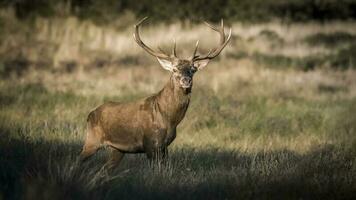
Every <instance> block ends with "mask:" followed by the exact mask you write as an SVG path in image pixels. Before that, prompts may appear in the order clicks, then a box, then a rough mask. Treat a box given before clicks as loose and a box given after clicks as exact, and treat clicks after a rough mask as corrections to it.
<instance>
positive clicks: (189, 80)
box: [181, 77, 192, 85]
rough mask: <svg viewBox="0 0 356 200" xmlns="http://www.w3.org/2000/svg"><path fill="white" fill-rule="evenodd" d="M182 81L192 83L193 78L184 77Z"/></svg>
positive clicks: (187, 83)
mask: <svg viewBox="0 0 356 200" xmlns="http://www.w3.org/2000/svg"><path fill="white" fill-rule="evenodd" d="M181 81H182V83H183V84H186V85H190V84H191V83H192V78H190V77H183V78H182V79H181Z"/></svg>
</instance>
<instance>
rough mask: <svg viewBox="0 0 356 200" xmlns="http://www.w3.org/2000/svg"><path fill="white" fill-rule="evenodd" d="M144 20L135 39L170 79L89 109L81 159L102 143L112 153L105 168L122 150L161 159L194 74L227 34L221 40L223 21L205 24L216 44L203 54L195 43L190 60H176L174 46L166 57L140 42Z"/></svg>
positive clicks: (186, 103) (185, 105) (185, 103)
mask: <svg viewBox="0 0 356 200" xmlns="http://www.w3.org/2000/svg"><path fill="white" fill-rule="evenodd" d="M144 20H145V19H143V20H142V21H141V22H139V23H138V24H137V25H135V34H134V37H135V40H136V42H137V43H138V44H139V45H140V46H141V47H142V48H143V49H144V50H146V51H147V52H148V53H150V54H151V55H153V56H155V57H156V58H157V59H158V61H159V63H160V64H161V66H162V67H163V68H164V69H166V70H169V71H171V72H172V75H171V78H170V80H169V81H168V83H167V84H166V85H165V86H164V88H163V89H162V90H161V91H160V92H158V93H157V94H155V95H152V96H150V97H147V98H145V99H142V100H139V101H136V102H130V103H117V102H108V103H105V104H103V105H101V106H99V107H98V108H96V109H95V110H93V111H92V112H90V113H89V115H88V118H87V136H86V140H85V144H84V147H83V150H82V152H81V158H82V160H85V159H86V158H88V157H89V156H91V155H93V154H94V153H95V152H96V151H97V150H98V149H99V148H100V147H102V146H104V145H105V146H109V147H110V150H111V153H112V155H111V157H110V159H109V161H108V163H107V165H108V167H109V168H112V167H114V166H115V165H117V164H118V163H119V162H120V161H121V159H122V158H123V155H124V154H125V153H146V155H147V157H148V158H149V159H152V160H153V159H157V160H162V159H163V158H165V157H166V155H167V153H168V150H167V147H168V145H170V144H171V143H172V142H173V140H174V139H175V137H176V128H177V126H178V124H179V123H180V122H181V121H182V120H183V118H184V116H185V113H186V111H187V109H188V106H189V102H190V93H191V89H192V84H193V82H192V78H193V75H194V73H195V72H196V71H197V70H200V69H202V68H204V67H205V66H206V65H207V64H208V62H209V61H210V59H212V58H214V57H216V56H217V55H218V54H219V53H220V52H221V50H222V49H223V48H224V47H225V45H226V44H227V43H228V41H229V39H230V37H231V29H230V34H229V36H228V38H227V40H225V34H224V27H223V23H222V25H221V28H220V29H218V28H216V27H213V26H211V25H209V24H208V25H209V26H210V27H211V28H212V29H213V30H215V31H217V32H219V33H220V36H221V37H220V43H221V44H220V47H219V48H217V49H216V50H215V51H214V52H212V53H211V52H210V53H208V55H207V56H196V52H197V48H198V43H197V45H196V48H195V51H194V54H193V56H192V58H191V59H189V60H185V59H179V58H177V56H176V52H175V45H174V49H173V53H172V55H171V56H168V55H166V54H164V53H157V52H155V51H153V50H152V49H150V48H149V47H147V46H146V45H145V44H144V43H143V42H142V41H141V39H140V37H139V30H138V27H139V25H140V24H141V23H142V22H143V21H144Z"/></svg>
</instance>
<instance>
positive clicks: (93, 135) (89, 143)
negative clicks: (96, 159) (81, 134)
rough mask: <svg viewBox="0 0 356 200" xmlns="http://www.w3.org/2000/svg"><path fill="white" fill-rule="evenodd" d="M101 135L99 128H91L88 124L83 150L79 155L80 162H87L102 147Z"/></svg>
mask: <svg viewBox="0 0 356 200" xmlns="http://www.w3.org/2000/svg"><path fill="white" fill-rule="evenodd" d="M102 135H103V134H102V130H101V128H100V127H98V126H97V127H91V126H90V124H88V130H87V136H86V139H85V142H84V146H83V150H82V152H81V153H80V160H81V161H85V160H87V159H88V158H89V157H90V156H92V155H94V154H95V153H96V152H97V151H98V149H99V148H100V147H101V145H102V142H101V138H102V137H101V136H102Z"/></svg>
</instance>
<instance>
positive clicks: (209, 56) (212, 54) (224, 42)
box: [192, 20, 232, 61]
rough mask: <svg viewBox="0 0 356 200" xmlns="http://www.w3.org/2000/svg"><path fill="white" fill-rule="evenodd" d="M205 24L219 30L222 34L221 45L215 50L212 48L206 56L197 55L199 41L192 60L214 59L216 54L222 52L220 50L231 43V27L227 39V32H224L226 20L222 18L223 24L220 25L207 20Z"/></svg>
mask: <svg viewBox="0 0 356 200" xmlns="http://www.w3.org/2000/svg"><path fill="white" fill-rule="evenodd" d="M205 24H206V25H207V26H209V27H210V28H211V29H213V30H214V31H216V32H218V33H219V34H220V46H219V47H217V48H216V49H215V50H213V49H212V50H210V51H209V53H208V54H207V55H205V56H197V55H196V53H197V50H198V42H197V44H196V46H195V50H194V54H193V57H192V60H193V61H197V60H205V59H213V58H215V57H216V56H218V55H219V54H220V52H221V51H222V50H223V49H224V48H225V46H226V45H227V43H229V41H230V38H231V32H232V30H231V28H230V31H229V35H228V36H227V39H225V33H224V21H223V20H221V25H220V27H215V26H213V25H211V24H209V23H208V22H205Z"/></svg>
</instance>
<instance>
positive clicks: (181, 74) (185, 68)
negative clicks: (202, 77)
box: [134, 17, 231, 89]
mask: <svg viewBox="0 0 356 200" xmlns="http://www.w3.org/2000/svg"><path fill="white" fill-rule="evenodd" d="M146 19H147V17H145V18H143V19H142V20H141V21H139V22H138V23H137V24H136V25H135V33H134V38H135V41H136V42H137V44H138V45H139V46H141V47H142V48H143V49H144V50H145V51H147V52H148V53H149V54H151V55H152V56H154V57H156V58H157V60H158V62H159V63H160V64H161V66H162V67H163V68H164V69H166V70H168V71H170V72H172V76H173V79H174V82H175V84H176V85H178V86H179V87H181V88H184V89H188V88H191V87H192V84H193V75H194V74H195V72H197V71H198V70H201V69H203V68H204V67H206V66H207V65H208V63H209V61H210V60H211V59H213V58H215V57H217V56H218V55H219V54H220V52H221V51H222V50H223V49H224V48H225V46H226V45H227V43H228V42H229V41H230V38H231V28H230V31H229V35H228V36H227V38H226V37H225V33H224V22H223V20H221V26H220V27H215V26H213V25H211V24H209V23H207V22H205V24H206V25H207V26H208V27H210V28H211V29H213V30H214V31H216V32H218V33H219V35H220V44H219V46H218V47H217V48H215V49H212V50H210V51H209V53H207V54H206V55H197V52H198V45H199V40H198V41H197V42H196V45H195V49H194V52H193V55H192V56H191V57H190V58H189V59H181V58H178V57H177V53H176V42H175V41H174V46H173V49H172V53H171V55H168V54H166V53H165V52H164V51H162V50H161V49H159V50H160V52H156V51H154V50H153V49H151V48H150V47H148V46H147V45H146V44H145V43H144V42H142V40H141V38H140V34H139V27H140V25H141V24H142V23H143V22H144V21H145V20H146Z"/></svg>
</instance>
